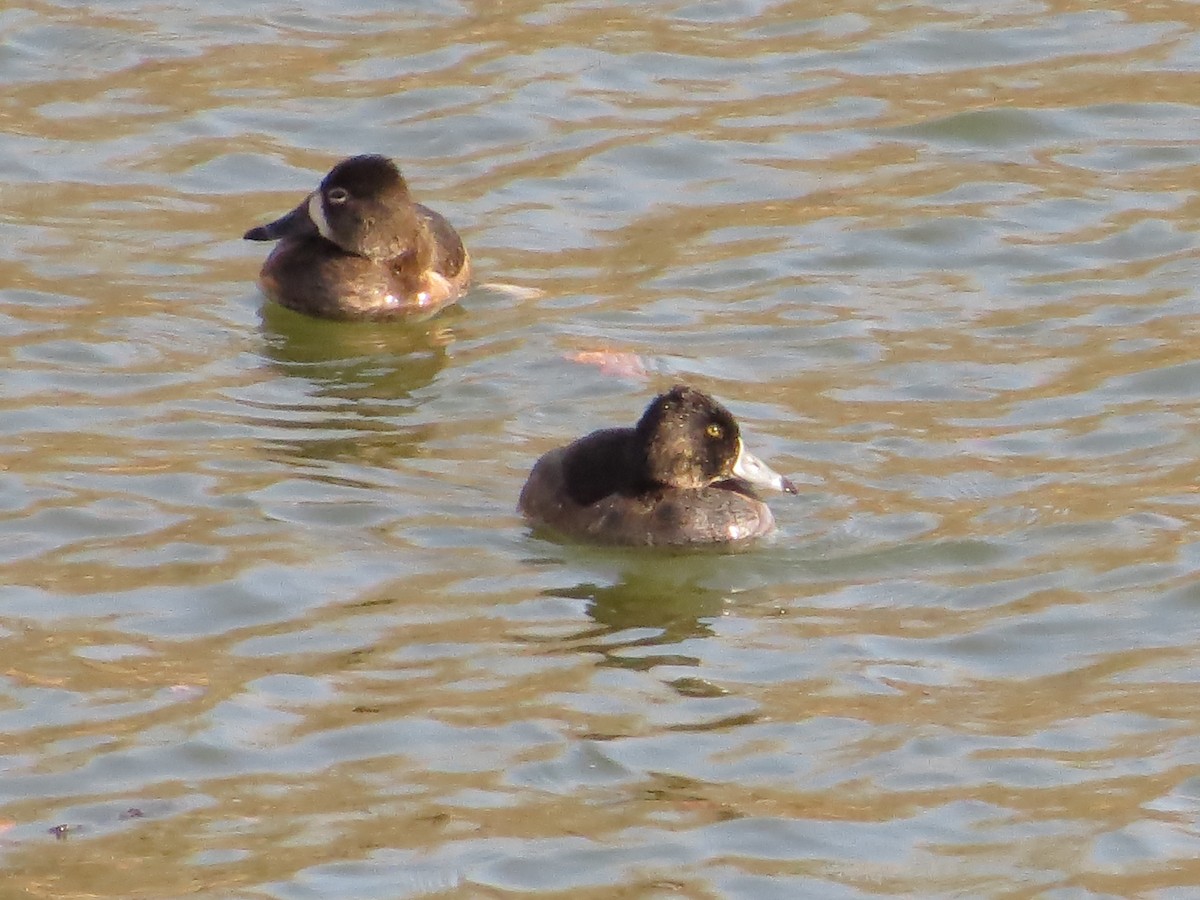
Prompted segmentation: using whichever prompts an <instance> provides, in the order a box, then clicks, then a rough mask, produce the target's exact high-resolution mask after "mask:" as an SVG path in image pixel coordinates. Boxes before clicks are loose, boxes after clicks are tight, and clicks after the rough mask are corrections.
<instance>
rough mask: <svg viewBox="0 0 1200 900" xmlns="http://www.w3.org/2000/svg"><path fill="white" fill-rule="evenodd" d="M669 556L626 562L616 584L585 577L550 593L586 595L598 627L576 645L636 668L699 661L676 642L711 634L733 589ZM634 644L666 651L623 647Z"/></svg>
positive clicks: (609, 661) (612, 662) (579, 597)
mask: <svg viewBox="0 0 1200 900" xmlns="http://www.w3.org/2000/svg"><path fill="white" fill-rule="evenodd" d="M665 562H666V564H665V565H664V561H663V560H659V561H658V563H657V564H655V563H646V564H639V565H636V566H633V567H627V568H625V569H624V570H623V571H622V572H621V574H620V575H619V577H618V578H617V580H616V582H615V583H613V584H608V585H605V584H597V583H594V582H590V581H587V582H581V583H580V584H577V585H574V586H572V587H568V588H556V589H554V590H551V591H548V592H547V593H548V594H552V595H553V596H556V597H566V598H569V599H573V600H584V601H587V613H588V615H589V616H590V617H591V619H592V620H593V621H594V622H595V623H596V626H597V628H596V629H594V630H592V631H590V632H589V633H588V635H587V637H586V638H585V640H584V641H583V644H582V645H577V646H579V647H580V649H585V650H587V651H589V652H595V653H599V654H602V655H603V656H604V658H605V660H606V662H607V664H609V665H614V666H620V667H622V668H632V669H647V668H651V667H653V666H656V665H662V664H663V663H664V662H671V663H672V664H675V665H691V664H694V663H695V662H696V661H695V660H694V659H692V658H690V657H687V656H685V655H684V654H681V653H680V652H679V647H678V644H680V643H681V642H682V641H685V640H688V639H689V638H707V637H712V635H713V629H712V626H711V624H710V623H711V621H712V620H713V619H715V618H717V617H718V616H720V615H721V614H722V613H723V612H724V610H725V608H726V605H727V603H728V598H729V593H728V592H727V591H725V590H721V589H718V588H714V587H709V586H707V585H705V584H703V576H702V575H699V576H698V575H696V573H694V572H693V573H692V574H690V575H689V574H687V573H686V572H685V571H683V570H682V569H680V568H679V567H677V566H674V565H672V564H671V561H670V560H668V561H665ZM648 631H649V632H650V633H647V632H648ZM630 647H641V648H652V647H661V648H662V652H661V653H652V652H641V653H638V654H637V655H635V656H630V655H627V654H625V653H622V652H621V651H623V650H625V649H627V648H630Z"/></svg>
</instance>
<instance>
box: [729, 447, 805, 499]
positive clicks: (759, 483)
mask: <svg viewBox="0 0 1200 900" xmlns="http://www.w3.org/2000/svg"><path fill="white" fill-rule="evenodd" d="M733 475H734V477H735V478H737V479H738V480H739V481H743V482H745V483H746V484H748V485H750V486H751V487H756V488H766V489H768V490H772V491H783V492H784V493H786V494H794V493H796V486H795V485H794V484H792V483H791V481H789V480H788V479H786V478H784V477H783V476H782V475H780V474H779V473H778V472H776V471H775V470H774V469H772V468H771V467H770V466H768V465H767V464H766V463H765V462H763V461H762V460H761V459H759V458H758V457H757V456H755V455H754V454H753V453H751V452H750V451H749V450H747V449H746V446H745V445H744V444H743V443H742V442H741V440H739V441H738V455H737V459H736V460H735V461H734V463H733Z"/></svg>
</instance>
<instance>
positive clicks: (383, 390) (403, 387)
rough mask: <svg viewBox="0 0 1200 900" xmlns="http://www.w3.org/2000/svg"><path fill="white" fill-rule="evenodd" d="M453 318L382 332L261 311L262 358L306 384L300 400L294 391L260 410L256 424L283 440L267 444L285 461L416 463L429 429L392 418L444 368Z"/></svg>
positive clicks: (267, 308) (272, 308)
mask: <svg viewBox="0 0 1200 900" xmlns="http://www.w3.org/2000/svg"><path fill="white" fill-rule="evenodd" d="M453 318H454V314H453V313H452V312H449V311H448V312H447V314H445V315H443V316H442V317H440V318H439V319H438V320H437V321H436V322H432V321H430V322H423V323H411V324H409V323H389V324H388V326H387V327H386V328H380V327H379V325H378V324H374V323H353V322H347V323H335V324H331V323H329V322H325V321H322V320H319V319H313V318H310V317H308V316H303V315H300V314H299V313H295V312H292V311H291V310H288V309H284V308H283V307H280V306H277V305H276V304H273V303H271V304H266V305H264V306H263V309H262V333H263V338H264V341H263V344H264V346H263V353H264V355H265V356H266V358H267V359H268V360H269V361H270V362H271V364H272V366H273V367H274V368H275V369H276V370H278V371H279V372H280V373H281V374H283V375H286V376H289V377H292V378H299V379H304V380H305V381H308V382H309V383H310V384H311V385H312V389H311V390H309V391H306V392H304V393H303V394H301V395H298V394H297V393H295V392H292V393H291V394H290V397H289V402H288V403H287V404H286V405H282V404H281V405H279V406H277V407H274V408H268V409H265V410H264V411H263V412H264V419H265V421H263V422H262V423H261V424H265V425H271V426H275V427H277V428H280V429H284V430H286V431H287V432H288V433H289V437H287V438H282V439H278V440H275V441H272V442H271V443H272V444H273V445H274V446H275V447H276V448H277V449H279V450H280V451H281V452H282V453H284V454H286V455H288V456H290V457H300V458H306V459H320V460H352V461H358V462H367V463H369V464H371V465H382V466H387V465H389V464H390V463H391V462H392V461H394V460H396V459H402V458H405V457H411V456H414V455H415V454H416V453H417V452H418V450H419V449H420V446H421V445H422V444H423V443H424V442H425V441H426V440H427V439H428V437H429V431H430V428H429V426H424V425H422V426H414V427H411V428H404V427H397V425H396V416H397V415H398V414H402V413H403V412H404V411H405V410H408V409H411V408H412V406H413V405H414V401H413V399H412V395H413V394H414V393H415V392H416V391H418V390H420V389H421V388H424V387H426V386H428V385H429V384H431V383H432V382H433V380H434V379H435V378H436V377H437V375H438V373H439V372H440V371H441V370H442V368H443V367H444V366H445V365H446V362H447V360H448V354H447V351H446V348H447V347H448V346H449V344H450V343H451V342H452V341H453V332H452V331H451V328H450V325H449V323H448V321H447V320H450V319H453ZM272 412H275V413H277V415H275V416H272Z"/></svg>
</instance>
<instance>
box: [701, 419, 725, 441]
mask: <svg viewBox="0 0 1200 900" xmlns="http://www.w3.org/2000/svg"><path fill="white" fill-rule="evenodd" d="M704 433H705V434H707V435H708V436H709V437H710V438H721V437H724V436H725V429H724V428H722V427H721V426H720V425H718V424H717V423H716V422H713V423H711V424H710V425H709V426H708V427H707V428H705V429H704Z"/></svg>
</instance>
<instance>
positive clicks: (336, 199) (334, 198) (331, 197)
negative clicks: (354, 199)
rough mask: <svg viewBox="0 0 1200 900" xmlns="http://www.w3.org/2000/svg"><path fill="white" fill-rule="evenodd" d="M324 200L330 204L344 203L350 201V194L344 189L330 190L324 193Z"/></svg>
mask: <svg viewBox="0 0 1200 900" xmlns="http://www.w3.org/2000/svg"><path fill="white" fill-rule="evenodd" d="M325 199H326V200H328V201H329V202H330V203H345V202H346V201H347V200H349V199H350V192H349V191H348V190H346V189H345V188H341V187H335V188H330V189H329V190H328V191H326V192H325Z"/></svg>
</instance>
